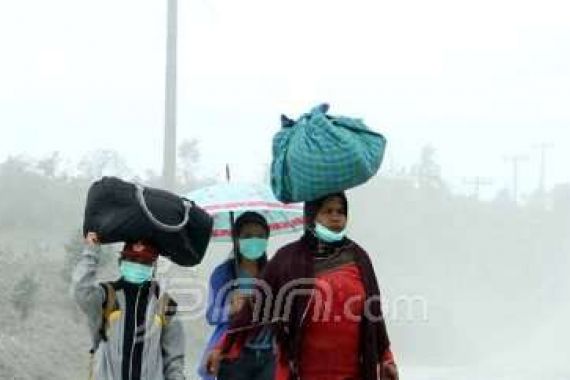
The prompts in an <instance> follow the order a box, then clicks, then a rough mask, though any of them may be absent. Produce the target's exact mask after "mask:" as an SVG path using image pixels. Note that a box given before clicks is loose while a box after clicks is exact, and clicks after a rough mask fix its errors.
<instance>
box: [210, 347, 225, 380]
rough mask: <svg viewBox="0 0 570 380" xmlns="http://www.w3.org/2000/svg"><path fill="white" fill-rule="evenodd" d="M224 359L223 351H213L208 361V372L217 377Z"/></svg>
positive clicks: (216, 349) (217, 349)
mask: <svg viewBox="0 0 570 380" xmlns="http://www.w3.org/2000/svg"><path fill="white" fill-rule="evenodd" d="M223 358H224V356H223V354H222V350H220V349H219V348H215V349H213V350H212V351H211V352H210V354H209V355H208V359H206V371H207V372H208V373H209V374H210V375H214V376H215V375H217V374H218V371H219V370H220V363H221V362H222V359H223Z"/></svg>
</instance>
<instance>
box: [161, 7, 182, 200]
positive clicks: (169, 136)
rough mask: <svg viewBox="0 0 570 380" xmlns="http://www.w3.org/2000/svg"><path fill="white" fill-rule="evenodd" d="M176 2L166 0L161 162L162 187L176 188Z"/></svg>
mask: <svg viewBox="0 0 570 380" xmlns="http://www.w3.org/2000/svg"><path fill="white" fill-rule="evenodd" d="M177 24H178V0H168V10H167V26H166V28H167V33H166V91H165V123H164V152H163V161H162V165H163V166H162V181H163V186H164V187H165V188H166V189H168V190H174V188H175V186H176V40H177V29H178V25H177Z"/></svg>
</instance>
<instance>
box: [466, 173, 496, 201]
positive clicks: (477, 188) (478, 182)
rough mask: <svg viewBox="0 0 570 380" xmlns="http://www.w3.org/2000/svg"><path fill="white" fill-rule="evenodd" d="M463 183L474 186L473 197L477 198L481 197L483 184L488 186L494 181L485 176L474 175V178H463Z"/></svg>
mask: <svg viewBox="0 0 570 380" xmlns="http://www.w3.org/2000/svg"><path fill="white" fill-rule="evenodd" d="M463 183H464V184H466V185H468V186H473V193H472V195H473V198H475V199H477V200H478V199H479V194H480V192H481V187H482V186H487V185H492V184H493V181H492V180H491V179H489V178H483V177H479V176H476V177H473V178H470V179H469V178H465V179H464V180H463Z"/></svg>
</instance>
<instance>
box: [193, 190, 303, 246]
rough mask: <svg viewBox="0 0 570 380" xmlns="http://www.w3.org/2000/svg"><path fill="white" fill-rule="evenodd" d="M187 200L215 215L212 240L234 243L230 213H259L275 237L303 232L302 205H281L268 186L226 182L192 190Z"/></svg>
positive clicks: (236, 214) (236, 215)
mask: <svg viewBox="0 0 570 380" xmlns="http://www.w3.org/2000/svg"><path fill="white" fill-rule="evenodd" d="M186 197H187V198H188V199H190V200H192V201H194V202H195V203H196V204H197V205H198V206H200V207H202V208H203V209H204V210H205V211H207V212H208V213H209V214H210V215H212V217H213V219H214V230H213V232H212V239H214V240H217V241H230V240H231V222H230V213H234V214H235V217H236V218H237V217H239V215H240V214H242V213H244V212H246V211H255V212H258V213H260V214H261V215H263V216H264V217H265V219H266V220H267V223H268V224H269V228H270V229H271V235H272V236H275V235H280V234H286V233H294V232H299V231H302V230H303V224H304V220H303V206H302V205H301V204H284V203H282V202H279V201H278V200H277V199H276V198H275V196H274V195H273V192H272V191H271V188H270V187H269V186H264V185H256V184H244V183H242V184H239V183H224V184H219V185H214V186H208V187H204V188H202V189H198V190H195V191H192V192H190V193H189V194H187V196H186Z"/></svg>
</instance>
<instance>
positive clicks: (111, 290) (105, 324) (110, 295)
mask: <svg viewBox="0 0 570 380" xmlns="http://www.w3.org/2000/svg"><path fill="white" fill-rule="evenodd" d="M101 286H103V289H105V294H106V297H105V303H104V304H103V315H102V320H101V327H100V329H99V335H100V337H101V339H102V340H104V341H107V329H108V328H109V317H110V316H111V313H113V312H114V311H116V310H118V309H119V306H118V305H117V294H116V292H115V287H114V286H113V284H111V283H109V282H102V283H101Z"/></svg>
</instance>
